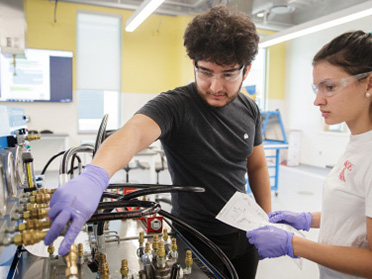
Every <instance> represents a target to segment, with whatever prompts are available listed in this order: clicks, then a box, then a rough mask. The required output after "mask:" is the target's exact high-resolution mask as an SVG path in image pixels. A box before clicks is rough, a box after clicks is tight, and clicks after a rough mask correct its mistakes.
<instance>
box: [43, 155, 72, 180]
mask: <svg viewBox="0 0 372 279" xmlns="http://www.w3.org/2000/svg"><path fill="white" fill-rule="evenodd" d="M65 152H66V151H61V152H59V153H57V154H55V155H53V156H52V157H51V158H50V159H49V161H48V162H47V163H46V164H45V166H44V168H43V170H42V171H41V173H40V175H44V174H45V172H46V171H47V169H48V167H49V165H50V164H51V163H52V162H53V160H54V159H55V158H57V157H58V156H61V155H63V154H64V153H65Z"/></svg>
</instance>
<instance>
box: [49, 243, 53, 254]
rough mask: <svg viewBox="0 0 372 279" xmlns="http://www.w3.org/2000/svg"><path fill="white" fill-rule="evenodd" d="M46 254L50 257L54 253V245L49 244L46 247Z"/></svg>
mask: <svg viewBox="0 0 372 279" xmlns="http://www.w3.org/2000/svg"><path fill="white" fill-rule="evenodd" d="M48 253H49V254H50V255H52V254H53V253H54V245H53V244H51V245H49V246H48Z"/></svg>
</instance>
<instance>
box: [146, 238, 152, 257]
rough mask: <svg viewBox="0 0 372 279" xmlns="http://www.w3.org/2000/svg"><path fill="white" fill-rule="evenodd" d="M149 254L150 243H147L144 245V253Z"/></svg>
mask: <svg viewBox="0 0 372 279" xmlns="http://www.w3.org/2000/svg"><path fill="white" fill-rule="evenodd" d="M150 252H151V247H150V242H149V241H147V242H146V244H145V253H146V254H149V253H150Z"/></svg>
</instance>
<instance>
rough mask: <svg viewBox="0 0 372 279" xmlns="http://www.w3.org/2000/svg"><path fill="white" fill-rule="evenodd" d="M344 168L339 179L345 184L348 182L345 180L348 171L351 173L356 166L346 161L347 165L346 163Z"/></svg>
mask: <svg viewBox="0 0 372 279" xmlns="http://www.w3.org/2000/svg"><path fill="white" fill-rule="evenodd" d="M344 166H345V167H344V168H343V169H342V171H341V172H340V174H339V178H340V179H341V180H342V181H344V182H346V180H345V171H346V170H349V171H351V168H352V167H353V166H354V165H353V164H352V163H350V162H349V161H348V160H346V161H345V163H344Z"/></svg>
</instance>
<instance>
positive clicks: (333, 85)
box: [311, 71, 372, 97]
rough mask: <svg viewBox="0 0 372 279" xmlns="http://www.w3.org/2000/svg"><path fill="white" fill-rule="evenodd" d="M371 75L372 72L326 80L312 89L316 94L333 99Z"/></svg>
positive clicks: (313, 85) (314, 85)
mask: <svg viewBox="0 0 372 279" xmlns="http://www.w3.org/2000/svg"><path fill="white" fill-rule="evenodd" d="M370 74H372V71H370V72H366V73H361V74H357V75H354V76H348V77H344V78H335V79H326V80H323V81H321V82H319V83H318V84H312V85H311V87H312V89H313V91H314V93H315V94H317V93H318V92H320V93H321V94H322V95H323V96H325V97H331V96H333V95H335V94H336V93H337V92H338V91H340V90H342V89H343V88H345V87H346V86H348V85H349V84H352V83H353V82H355V81H358V80H361V79H363V78H366V77H368V76H369V75H370Z"/></svg>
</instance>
